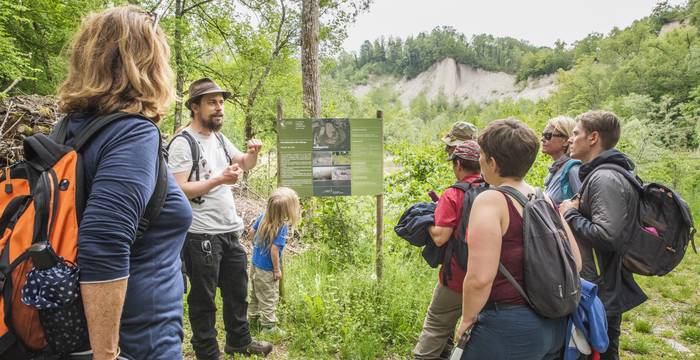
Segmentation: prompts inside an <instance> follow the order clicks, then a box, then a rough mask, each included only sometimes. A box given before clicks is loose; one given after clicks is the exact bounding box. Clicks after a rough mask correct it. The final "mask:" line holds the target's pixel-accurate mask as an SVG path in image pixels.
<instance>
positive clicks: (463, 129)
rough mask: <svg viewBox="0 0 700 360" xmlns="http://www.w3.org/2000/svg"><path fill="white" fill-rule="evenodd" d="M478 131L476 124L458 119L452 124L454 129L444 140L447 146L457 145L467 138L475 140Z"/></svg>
mask: <svg viewBox="0 0 700 360" xmlns="http://www.w3.org/2000/svg"><path fill="white" fill-rule="evenodd" d="M477 131H478V130H477V129H476V126H474V124H472V123H468V122H464V121H458V122H456V123H454V125H452V129H450V132H448V133H447V135H445V136H444V137H443V138H442V141H443V142H444V143H445V144H447V146H457V145H459V144H461V143H463V142H464V141H466V140H475V139H476V136H477Z"/></svg>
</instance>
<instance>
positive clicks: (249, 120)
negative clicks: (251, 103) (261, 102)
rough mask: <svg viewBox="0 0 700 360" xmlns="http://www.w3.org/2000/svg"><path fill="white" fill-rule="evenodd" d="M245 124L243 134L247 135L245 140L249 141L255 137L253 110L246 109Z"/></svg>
mask: <svg viewBox="0 0 700 360" xmlns="http://www.w3.org/2000/svg"><path fill="white" fill-rule="evenodd" d="M243 112H244V113H245V122H244V125H243V132H244V134H245V140H246V141H248V140H250V139H252V138H253V136H255V134H254V133H253V108H252V107H251V108H248V109H244V111H243Z"/></svg>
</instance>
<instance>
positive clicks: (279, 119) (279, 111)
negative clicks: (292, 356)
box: [275, 99, 294, 300]
mask: <svg viewBox="0 0 700 360" xmlns="http://www.w3.org/2000/svg"><path fill="white" fill-rule="evenodd" d="M283 118H284V109H283V108H282V99H277V128H276V129H275V132H277V131H279V128H280V123H281V122H282V119H283ZM280 164H281V162H280V135H279V133H277V175H276V176H277V187H279V186H280V183H281V181H282V179H281V178H280ZM292 235H294V234H293V233H292ZM282 259H284V258H280V271H282V278H281V279H280V284H279V285H280V300H282V299H284V278H285V277H286V274H285V273H284V260H282Z"/></svg>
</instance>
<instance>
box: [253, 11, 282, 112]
mask: <svg viewBox="0 0 700 360" xmlns="http://www.w3.org/2000/svg"><path fill="white" fill-rule="evenodd" d="M280 6H281V7H282V17H281V18H280V22H279V26H278V27H277V34H276V35H275V49H274V50H273V51H272V54H271V55H270V62H269V63H268V64H267V66H265V70H263V73H262V75H260V78H258V83H257V84H256V85H255V87H254V88H253V91H251V92H250V95H248V104H249V105H251V106H252V103H254V102H255V98H257V97H258V93H259V92H260V89H262V87H263V85H265V79H267V76H268V75H269V74H270V71H271V70H272V65H273V64H274V62H275V59H276V58H277V56H279V53H280V51H282V48H284V47H285V46H286V45H287V43H288V42H289V36H290V32H288V33H287V35H286V36H285V38H284V39H282V30H283V27H284V23H285V22H286V21H287V8H286V7H285V5H284V0H280Z"/></svg>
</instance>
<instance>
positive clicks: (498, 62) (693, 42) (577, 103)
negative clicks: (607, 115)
mask: <svg viewBox="0 0 700 360" xmlns="http://www.w3.org/2000/svg"><path fill="white" fill-rule="evenodd" d="M125 2H126V1H107V0H102V1H99V0H73V1H48V0H46V1H44V0H33V1H31V2H30V1H23V0H20V1H10V0H0V52H1V53H0V91H3V90H4V89H5V88H6V87H7V86H8V85H9V84H11V83H12V82H13V81H14V80H16V79H19V80H20V82H19V84H18V85H17V86H16V87H15V88H14V89H13V90H12V91H11V92H10V94H14V93H39V94H52V93H53V92H54V91H55V88H56V85H57V84H58V83H60V81H61V80H62V79H63V77H64V75H65V61H66V55H67V54H66V53H65V49H66V46H67V41H68V39H69V38H70V35H71V34H72V33H73V32H74V31H75V28H76V27H77V26H78V24H79V21H80V18H81V17H82V16H84V15H85V14H86V13H87V12H89V11H91V10H95V9H100V8H104V7H107V6H111V5H115V4H121V3H125ZM131 2H137V3H141V4H143V5H145V6H146V7H147V8H148V7H149V6H152V5H153V4H155V3H157V1H152V0H149V1H140V2H139V1H131ZM167 2H168V1H166V3H167ZM171 3H172V2H171ZM187 3H188V4H190V5H193V4H199V5H198V6H197V7H193V8H191V12H189V13H187V14H185V15H184V16H183V17H179V18H178V17H176V16H175V14H174V13H173V12H172V9H171V10H170V11H166V12H165V13H164V17H163V19H162V21H161V24H162V26H163V28H164V29H165V31H166V33H167V34H168V36H169V39H170V40H171V45H172V46H171V47H172V48H173V51H176V48H178V47H179V48H180V51H181V54H182V55H183V58H182V61H181V62H180V63H178V64H176V63H175V60H174V59H173V65H174V66H179V67H181V69H182V71H183V73H184V75H185V78H184V83H185V84H188V83H189V81H191V80H193V79H195V78H198V77H200V76H210V77H212V78H214V79H216V80H217V81H219V82H221V83H222V85H224V86H225V87H227V88H229V89H231V90H233V91H234V93H235V95H236V97H235V98H234V99H233V100H232V101H231V102H229V103H227V123H226V127H225V129H224V132H225V133H226V134H227V135H228V136H229V137H230V138H231V139H232V140H233V141H234V143H236V144H238V145H242V144H243V141H244V137H245V136H244V131H243V129H244V127H245V125H246V121H247V120H248V119H253V122H252V131H253V133H254V134H255V135H256V136H258V137H261V138H262V139H263V140H264V141H265V151H264V152H265V158H263V161H261V163H260V164H259V166H258V167H257V168H256V169H255V171H253V173H252V174H251V178H250V184H252V186H253V187H254V188H255V190H256V191H258V192H259V193H261V194H266V193H268V191H269V190H270V189H271V188H272V186H274V183H275V179H274V176H275V171H274V165H271V164H272V163H274V156H271V155H272V154H273V153H274V151H273V150H274V145H273V144H274V143H275V130H274V124H275V115H276V109H275V105H276V102H277V101H278V99H279V100H281V101H282V102H283V104H284V113H285V116H287V117H297V116H301V115H302V111H301V101H300V100H301V75H300V66H299V60H298V56H299V53H298V36H297V34H296V32H295V31H296V29H297V28H296V26H297V25H298V15H299V13H298V9H297V8H296V7H295V6H296V5H298V4H297V3H298V2H296V1H286V2H278V1H271V0H255V1H251V0H247V1H234V0H226V1H224V0H222V1H213V2H210V1H196V2H192V1H188V2H187ZM280 3H283V4H289V7H287V8H286V9H287V10H288V11H289V12H288V13H287V15H288V16H289V17H288V18H287V20H289V21H290V22H289V23H285V24H284V25H283V26H282V30H283V32H282V35H286V34H289V39H288V43H285V44H284V46H283V47H282V48H280V49H279V51H278V52H277V53H276V55H275V56H274V57H272V55H273V54H274V49H275V48H276V45H279V43H277V42H276V41H277V36H276V35H277V34H278V33H279V29H280V24H281V18H282V17H281V13H280V11H281V8H280V5H279V4H280ZM366 4H367V1H350V0H337V1H330V0H329V1H325V0H323V1H321V6H322V7H323V8H325V9H327V10H326V11H325V12H324V16H325V18H324V19H322V20H323V22H322V29H321V32H322V38H323V39H324V41H325V46H324V48H323V52H324V54H326V55H333V54H334V53H335V52H334V51H335V50H337V47H338V44H339V43H340V42H341V41H342V39H343V37H344V29H345V26H346V25H347V24H348V23H349V22H351V21H352V19H353V17H354V15H355V14H356V11H358V10H360V9H364V8H365V6H366ZM259 19H263V20H262V21H260V20H259ZM676 21H678V22H679V23H678V26H677V27H676V28H675V29H671V28H670V27H669V26H668V24H669V23H673V22H676ZM177 29H179V30H180V31H181V32H182V39H181V41H182V42H181V44H180V45H176V43H175V40H174V33H175V31H176V30H177ZM662 29H664V30H663V31H662ZM699 29H700V0H691V1H690V2H689V4H688V5H687V6H680V7H672V6H669V5H667V4H664V3H661V4H660V5H659V6H657V8H656V9H655V10H654V12H653V13H652V14H651V15H650V16H649V17H646V18H644V19H640V20H638V21H636V22H635V23H634V24H632V25H631V26H629V27H627V28H625V29H614V30H612V31H611V32H610V33H608V34H597V33H594V34H590V35H589V36H587V37H585V38H583V39H581V40H579V41H577V42H575V43H574V44H564V43H558V44H556V45H555V46H554V47H552V48H549V47H541V48H538V47H535V46H532V45H530V44H528V43H526V42H524V41H520V40H517V39H513V38H507V37H506V38H496V37H493V36H491V35H486V34H482V35H477V36H474V37H472V38H470V39H467V38H466V37H465V36H464V35H462V34H459V33H458V32H456V31H455V30H454V29H452V28H449V27H440V28H436V29H435V30H433V31H431V32H429V33H423V34H419V35H417V36H415V37H410V38H408V39H405V40H402V39H397V38H389V39H382V38H380V39H377V40H373V41H369V40H368V41H366V42H365V43H364V44H363V45H362V48H361V49H360V51H359V53H358V54H348V53H343V54H340V55H338V56H337V57H332V56H326V57H325V58H324V59H323V67H322V69H321V73H322V86H321V91H322V94H321V98H322V102H323V116H325V117H358V118H359V117H374V116H375V113H376V110H378V109H381V110H383V111H384V116H385V118H384V121H385V122H384V130H385V143H386V162H385V170H386V172H387V174H388V175H387V177H386V179H385V220H384V221H385V230H384V235H385V245H384V248H383V251H384V278H383V279H382V280H381V281H378V279H376V276H374V258H375V248H374V245H373V241H374V229H375V228H374V211H375V208H374V206H375V205H374V198H370V197H359V198H321V199H314V200H310V201H306V202H305V212H306V213H307V214H313V216H306V217H305V220H304V221H303V223H302V225H301V227H300V229H299V230H300V231H301V233H302V242H303V243H304V247H302V249H307V250H306V251H300V253H299V254H296V255H294V256H287V255H285V262H286V264H285V279H286V283H285V286H286V294H285V297H284V300H283V303H282V306H281V309H280V315H281V316H280V318H281V321H282V323H281V326H282V327H283V328H284V329H286V330H287V331H288V333H289V336H287V337H283V338H276V339H273V340H274V341H275V342H276V344H277V345H283V346H281V347H282V348H283V349H285V350H284V351H288V352H289V354H288V357H289V358H294V359H295V358H318V359H337V358H343V359H372V358H405V357H408V356H410V355H409V354H410V351H411V349H412V347H413V345H414V343H415V340H416V338H417V335H418V332H419V331H420V328H421V325H422V320H423V316H424V314H425V309H426V307H427V305H428V303H429V301H430V293H431V291H432V287H433V285H434V282H435V280H436V274H435V271H434V270H432V269H429V268H428V267H427V266H425V264H424V262H423V261H422V259H421V257H420V253H419V250H418V249H416V248H414V247H410V246H409V245H407V243H406V242H405V241H403V240H401V239H399V238H397V237H396V236H395V235H394V234H393V231H392V227H393V225H394V224H395V223H396V221H397V220H398V218H399V216H400V214H401V212H402V211H403V210H404V209H405V208H406V207H407V206H409V205H410V204H412V203H414V202H417V201H428V197H427V195H426V194H427V192H428V191H429V190H435V191H438V192H441V191H442V190H443V189H444V188H445V187H447V186H449V184H450V183H451V182H452V181H453V180H454V179H453V175H452V173H451V169H450V166H449V163H448V162H447V161H446V160H445V157H444V152H443V151H442V143H441V142H440V141H439V138H440V137H441V135H442V134H444V133H445V132H446V131H447V129H448V128H449V127H450V126H451V124H452V123H453V122H455V121H458V120H466V121H470V122H472V123H474V124H476V125H477V126H478V127H479V128H483V127H484V126H486V125H487V124H488V123H489V122H491V121H493V120H495V119H500V118H504V117H508V116H514V117H516V118H518V119H520V120H523V121H525V122H526V123H527V124H528V125H529V126H531V127H532V128H533V129H534V130H535V131H537V132H541V131H542V129H543V128H544V125H545V123H546V121H547V119H549V118H551V117H553V116H556V115H560V114H568V115H572V116H575V115H577V114H579V113H581V112H583V111H586V110H589V109H609V110H612V111H614V112H616V113H617V114H618V115H619V116H620V118H621V119H622V120H623V122H624V129H623V136H622V141H621V142H620V144H619V148H620V149H621V150H622V151H624V152H626V153H628V154H630V155H631V156H632V158H633V159H634V160H635V162H636V163H637V165H638V172H639V174H640V175H641V176H642V177H643V178H644V179H645V180H648V181H652V180H653V181H660V182H663V183H666V184H668V185H670V186H672V187H673V188H675V189H677V190H678V191H680V192H681V194H682V195H683V197H684V198H685V199H686V200H687V201H688V202H689V203H690V205H691V207H692V209H693V213H694V215H695V218H696V219H700V153H699V150H698V147H699V146H700V133H699V132H700V124H699V123H698V121H699V120H698V119H699V118H700V30H699ZM285 31H290V32H291V33H287V32H285ZM445 57H452V58H455V59H456V60H457V61H458V62H460V63H463V64H468V65H472V66H474V67H477V68H482V69H487V70H494V71H504V72H508V73H512V74H516V75H517V76H518V79H520V80H525V79H528V78H529V77H533V76H539V75H543V74H550V73H555V72H556V73H557V83H558V90H557V91H556V92H555V93H554V94H553V96H552V97H550V98H549V99H546V100H541V101H538V102H532V101H525V100H520V101H514V100H509V99H503V100H501V101H497V102H493V103H490V104H474V103H463V102H460V101H457V100H455V99H451V98H449V97H447V96H446V95H444V94H443V95H439V96H437V97H436V98H434V99H428V98H427V97H426V96H425V94H422V95H419V96H417V97H416V98H415V99H413V101H411V103H410V104H409V106H408V107H405V106H403V105H402V104H401V102H400V101H399V99H398V96H397V94H396V93H394V91H393V90H392V89H391V87H389V86H383V87H379V88H375V89H373V90H371V91H370V92H369V93H368V94H367V95H366V96H364V97H362V98H355V97H354V96H353V95H352V92H351V89H352V88H353V86H354V85H356V84H357V83H359V82H362V81H366V80H367V78H368V76H369V75H371V74H378V75H393V76H398V77H402V76H407V77H414V76H416V75H418V74H419V73H420V72H422V71H424V70H425V69H427V68H428V67H430V66H431V65H432V64H434V63H435V62H437V61H440V60H442V59H444V58H445ZM262 74H265V76H264V77H261V75H262ZM261 80H262V81H261ZM258 85H259V86H258ZM256 89H257V90H256ZM251 95H255V97H254V99H253V100H254V101H252V102H251V101H250V100H251ZM0 96H2V94H0ZM185 117H187V114H186V115H185ZM172 122H173V119H172V117H169V118H167V119H166V121H165V122H164V125H163V129H164V130H165V132H170V131H171V129H172ZM549 163H550V159H549V158H548V157H547V156H545V155H543V154H541V155H540V156H539V157H538V160H537V162H536V164H535V166H534V167H533V169H532V170H531V172H530V174H529V176H528V178H527V180H528V181H529V182H531V183H532V184H535V185H538V186H541V185H542V181H543V179H544V176H545V174H546V172H547V167H548V165H549ZM290 255H291V254H290ZM692 266H694V267H693V268H692V269H691V270H689V271H688V272H691V273H692V272H694V273H695V274H696V275H697V273H698V269H699V268H698V265H697V264H696V263H693V265H692ZM684 271H685V270H684ZM683 273H685V272H683ZM664 279H670V280H665V281H667V282H668V281H672V282H673V286H674V288H673V291H671V290H663V289H662V290H660V291H659V292H660V293H661V295H663V296H664V297H666V295H664V293H666V292H667V293H668V294H669V295H668V296H669V298H670V299H672V300H674V301H675V299H676V297H677V298H679V299H681V300H682V301H681V300H678V302H674V303H673V304H672V306H673V307H674V308H676V307H679V306H680V307H683V309H687V308H691V310H692V309H695V310H692V311H690V312H689V313H688V314H686V315H684V316H685V317H683V318H682V319H681V320H679V321H681V324H682V326H681V328H682V329H683V335H682V337H681V336H680V335H679V336H669V335H667V334H665V333H664V332H662V333H661V336H663V337H672V338H675V339H676V340H677V341H684V344H686V345H687V346H689V347H691V350H693V351H694V352H695V353H698V352H700V341H699V340H698V339H700V336H699V335H698V332H697V331H696V330H697V326H696V325H697V323H698V320H697V317H699V316H700V300H698V298H697V295H692V294H686V293H685V292H683V290H682V289H680V288H682V287H683V286H682V285H684V283H682V281H681V280H678V279H677V278H675V277H674V278H664ZM676 282H678V283H676ZM664 284H665V283H664ZM644 286H645V288H646V286H649V287H652V286H654V279H649V280H648V281H645V282H644ZM664 286H666V285H664ZM676 288H677V289H676ZM685 288H687V286H686V287H685ZM654 294H656V292H654ZM679 303H682V304H681V305H678V304H679ZM664 309H666V308H664ZM643 311H646V310H643ZM659 312H661V311H659ZM649 313H652V311H651V310H650V311H649ZM663 313H675V312H668V311H666V310H663ZM671 315H673V316H674V318H673V319H670V320H668V319H665V321H666V320H668V321H675V320H676V319H675V317H677V316H676V315H674V314H671ZM669 323H672V322H669ZM693 324H694V325H693ZM635 327H637V325H636V324H635ZM638 327H639V328H640V329H648V328H649V326H648V324H647V325H645V324H642V323H640V324H639V325H638ZM693 329H695V330H693ZM627 330H629V329H627ZM669 331H670V330H669ZM220 334H222V336H223V331H222V332H220ZM257 335H258V334H256V336H257ZM650 336H651V335H650ZM654 336H656V337H657V338H658V337H659V336H657V334H654ZM222 341H223V339H222ZM636 341H637V339H636V338H629V337H627V333H626V334H625V335H624V336H623V348H624V349H625V350H626V351H635V352H638V353H640V354H643V355H649V354H650V355H649V356H652V357H653V356H656V357H661V354H663V356H666V355H667V351H666V348H662V349H663V350H662V351H663V352H661V353H655V352H654V351H653V350H651V349H644V347H643V346H642V345H639V344H637V343H636ZM659 341H661V340H659ZM625 344H626V345H625ZM638 345H639V346H638ZM635 349H637V350H635ZM640 349H641V350H640ZM668 351H672V350H668ZM186 354H188V353H187V352H186ZM280 358H287V356H286V354H283V355H281V356H280Z"/></svg>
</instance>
